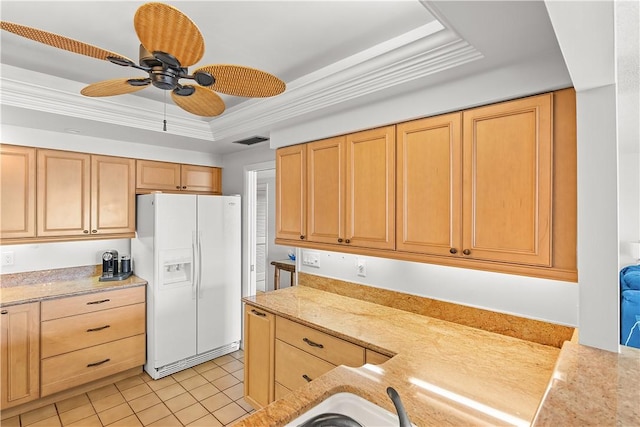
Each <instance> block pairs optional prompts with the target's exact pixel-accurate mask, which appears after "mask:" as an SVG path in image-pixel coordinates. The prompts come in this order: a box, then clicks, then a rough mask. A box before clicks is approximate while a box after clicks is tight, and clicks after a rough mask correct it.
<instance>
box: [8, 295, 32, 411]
mask: <svg viewBox="0 0 640 427" xmlns="http://www.w3.org/2000/svg"><path fill="white" fill-rule="evenodd" d="M0 316H1V318H0V330H1V332H2V333H1V335H2V350H1V352H0V360H2V369H1V371H2V376H1V379H0V385H1V389H0V409H7V408H10V407H12V406H16V405H20V404H22V403H26V402H29V401H31V400H35V399H37V398H39V397H40V303H39V302H33V303H30V304H20V305H14V306H11V307H6V308H3V309H2V314H0Z"/></svg>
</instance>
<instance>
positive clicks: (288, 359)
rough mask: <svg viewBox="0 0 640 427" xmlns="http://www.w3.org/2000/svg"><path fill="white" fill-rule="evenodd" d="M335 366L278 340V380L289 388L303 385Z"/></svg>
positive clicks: (292, 388)
mask: <svg viewBox="0 0 640 427" xmlns="http://www.w3.org/2000/svg"><path fill="white" fill-rule="evenodd" d="M333 368H334V365H332V364H331V363H328V362H325V361H324V360H322V359H318V358H317V357H315V356H312V355H310V354H309V353H306V352H304V351H302V350H299V349H297V348H296V347H293V346H291V345H289V344H287V343H285V342H282V341H280V340H278V339H277V340H276V375H275V377H276V382H278V383H280V384H281V385H283V386H285V387H286V388H288V389H289V390H295V389H297V388H298V387H302V386H303V385H305V384H306V383H307V382H309V381H311V380H313V379H316V378H318V377H319V376H320V375H322V374H324V373H325V372H328V371H330V370H331V369H333Z"/></svg>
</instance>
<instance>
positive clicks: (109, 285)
mask: <svg viewBox="0 0 640 427" xmlns="http://www.w3.org/2000/svg"><path fill="white" fill-rule="evenodd" d="M99 277H100V276H99V275H92V276H89V277H82V278H74V279H69V280H52V281H45V282H42V283H35V284H27V285H22V286H10V287H2V288H0V307H7V306H10V305H17V304H25V303H29V302H37V301H43V300H46V299H52V298H61V297H68V296H74V295H81V294H88V293H92V292H101V291H108V290H116V289H124V288H130V287H134V286H142V285H145V284H146V283H147V281H146V280H144V279H141V278H139V277H137V276H135V275H132V276H130V277H129V278H127V279H125V280H119V281H109V282H100V281H99V280H98V278H99Z"/></svg>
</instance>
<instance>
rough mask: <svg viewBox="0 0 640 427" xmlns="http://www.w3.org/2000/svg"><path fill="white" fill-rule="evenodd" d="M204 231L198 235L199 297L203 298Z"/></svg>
mask: <svg viewBox="0 0 640 427" xmlns="http://www.w3.org/2000/svg"><path fill="white" fill-rule="evenodd" d="M203 293H204V291H203V290H202V231H200V232H199V235H198V298H202V294H203Z"/></svg>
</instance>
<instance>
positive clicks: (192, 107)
mask: <svg viewBox="0 0 640 427" xmlns="http://www.w3.org/2000/svg"><path fill="white" fill-rule="evenodd" d="M193 88H194V89H195V92H194V93H192V94H191V95H189V96H180V95H178V94H176V92H175V91H172V92H171V98H172V99H173V102H175V103H176V105H177V106H178V107H180V108H182V109H183V110H185V111H188V112H189V113H191V114H195V115H197V116H204V117H213V116H219V115H220V114H222V113H223V112H224V109H225V108H226V107H225V105H224V101H223V100H222V98H220V96H219V95H218V94H217V93H215V92H213V91H211V90H209V89H206V88H203V87H201V86H194V87H193Z"/></svg>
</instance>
